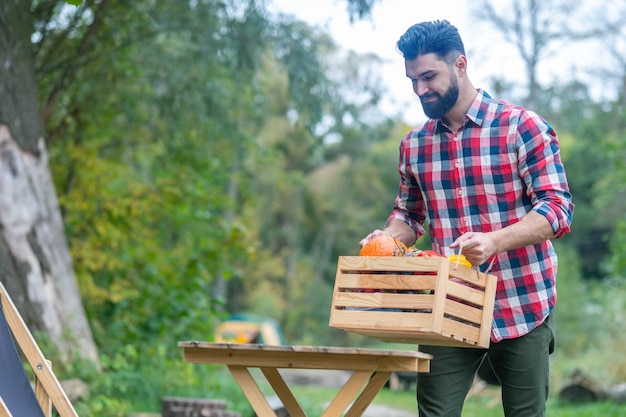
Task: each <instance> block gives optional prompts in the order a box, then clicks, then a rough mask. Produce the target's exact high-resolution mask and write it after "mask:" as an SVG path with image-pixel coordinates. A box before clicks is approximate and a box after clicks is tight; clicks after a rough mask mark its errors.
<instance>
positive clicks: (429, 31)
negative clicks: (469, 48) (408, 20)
mask: <svg viewBox="0 0 626 417" xmlns="http://www.w3.org/2000/svg"><path fill="white" fill-rule="evenodd" d="M397 46H398V49H399V50H400V52H401V53H402V56H403V57H404V59H406V60H413V59H415V58H417V57H418V56H420V55H424V54H430V53H434V54H435V55H437V58H439V59H440V60H443V61H446V62H447V63H449V64H451V63H452V62H454V60H455V59H456V58H457V57H458V56H459V55H465V47H464V46H463V41H462V40H461V35H459V31H458V29H457V28H456V27H455V26H453V25H452V24H450V22H448V21H447V20H435V21H432V22H422V23H418V24H416V25H413V26H411V27H410V28H409V29H407V31H406V32H404V35H402V36H401V37H400V40H398V44H397Z"/></svg>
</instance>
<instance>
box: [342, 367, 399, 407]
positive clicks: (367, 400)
mask: <svg viewBox="0 0 626 417" xmlns="http://www.w3.org/2000/svg"><path fill="white" fill-rule="evenodd" d="M389 377H391V372H376V373H375V374H374V375H373V376H372V377H371V378H370V380H369V382H368V383H367V385H366V386H365V388H363V391H361V394H360V395H359V396H358V398H357V399H356V400H355V401H354V404H352V407H350V409H349V410H348V412H347V413H346V415H345V417H361V416H362V415H363V413H364V412H365V410H366V409H367V407H369V405H370V404H371V403H372V401H373V400H374V397H376V394H378V392H379V391H380V390H381V389H382V387H384V386H385V383H386V382H387V381H388V380H389Z"/></svg>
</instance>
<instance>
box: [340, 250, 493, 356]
mask: <svg viewBox="0 0 626 417" xmlns="http://www.w3.org/2000/svg"><path fill="white" fill-rule="evenodd" d="M496 281H497V278H496V277H495V276H494V275H488V274H484V273H482V272H478V271H476V270H474V269H470V268H467V267H464V266H462V265H458V266H457V265H455V264H454V263H452V262H450V261H449V260H448V259H447V258H444V257H408V256H406V257H391V256H384V257H383V256H340V257H339V262H338V265H337V276H336V279H335V289H334V291H333V302H332V307H331V311H330V323H329V325H330V327H335V328H338V329H343V330H346V331H349V332H355V333H359V334H362V335H365V336H370V337H373V338H376V339H380V340H383V341H385V342H397V343H415V344H424V345H440V346H462V347H483V348H486V347H488V346H489V340H490V334H491V322H492V320H493V305H494V298H495V292H496Z"/></svg>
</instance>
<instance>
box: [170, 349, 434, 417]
mask: <svg viewBox="0 0 626 417" xmlns="http://www.w3.org/2000/svg"><path fill="white" fill-rule="evenodd" d="M178 346H179V347H181V348H183V349H184V360H185V362H189V363H213V364H224V365H227V366H228V369H229V370H230V372H231V373H232V375H233V376H234V377H235V380H236V381H237V383H238V384H239V386H240V387H241V390H242V391H243V393H244V395H245V396H246V398H247V399H248V401H249V402H250V404H251V405H252V408H253V409H254V411H255V412H256V414H257V416H259V417H276V413H275V412H274V410H273V409H272V407H270V405H269V403H268V401H267V399H266V398H265V396H264V395H263V393H262V392H261V390H260V388H259V385H258V384H257V382H256V381H255V379H254V378H253V377H252V375H251V374H250V371H249V368H259V369H260V370H261V371H262V373H263V375H264V376H265V378H266V379H267V381H268V382H269V383H270V385H271V386H272V388H273V389H274V391H275V392H276V395H278V397H279V398H280V400H281V401H282V403H283V406H284V407H285V409H286V410H287V411H288V412H289V415H290V416H291V417H306V416H307V415H306V413H305V412H304V410H303V409H302V407H301V406H300V404H299V403H298V401H297V400H296V398H295V397H294V395H293V393H292V392H291V390H290V389H289V387H288V386H287V384H286V382H285V380H284V379H283V377H282V376H281V374H280V373H279V371H278V369H281V368H282V369H285V368H291V369H328V370H346V371H352V375H351V376H350V378H349V379H348V380H347V381H346V382H345V384H344V385H343V386H342V387H341V388H340V389H339V391H338V392H337V395H336V396H335V398H334V399H333V400H332V401H331V402H330V404H329V405H328V407H327V408H326V410H325V411H324V413H323V414H322V417H339V416H341V415H342V413H344V411H346V409H347V412H346V413H345V417H360V416H361V415H363V413H364V412H365V410H366V409H367V407H368V406H369V405H370V403H371V402H372V400H373V399H374V397H375V396H376V394H377V393H378V392H379V391H380V389H381V388H382V387H383V386H384V385H385V383H386V382H387V381H388V380H389V377H390V376H391V373H392V372H394V371H403V372H428V371H429V369H430V359H432V357H431V356H430V355H427V354H424V353H421V352H417V351H404V350H379V349H359V348H339V347H320V346H270V345H258V344H235V343H209V342H179V343H178ZM351 403H352V405H351V406H350V404H351ZM348 407H349V408H348Z"/></svg>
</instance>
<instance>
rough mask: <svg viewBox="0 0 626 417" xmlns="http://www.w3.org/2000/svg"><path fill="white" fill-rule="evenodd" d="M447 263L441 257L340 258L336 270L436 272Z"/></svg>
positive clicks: (446, 260)
mask: <svg viewBox="0 0 626 417" xmlns="http://www.w3.org/2000/svg"><path fill="white" fill-rule="evenodd" d="M443 262H445V263H449V261H448V259H447V258H443V257H419V258H418V257H411V256H402V257H400V256H340V257H339V262H338V270H341V271H344V272H345V271H394V272H414V271H420V272H437V271H438V270H439V268H440V266H441V264H442V263H443Z"/></svg>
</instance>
